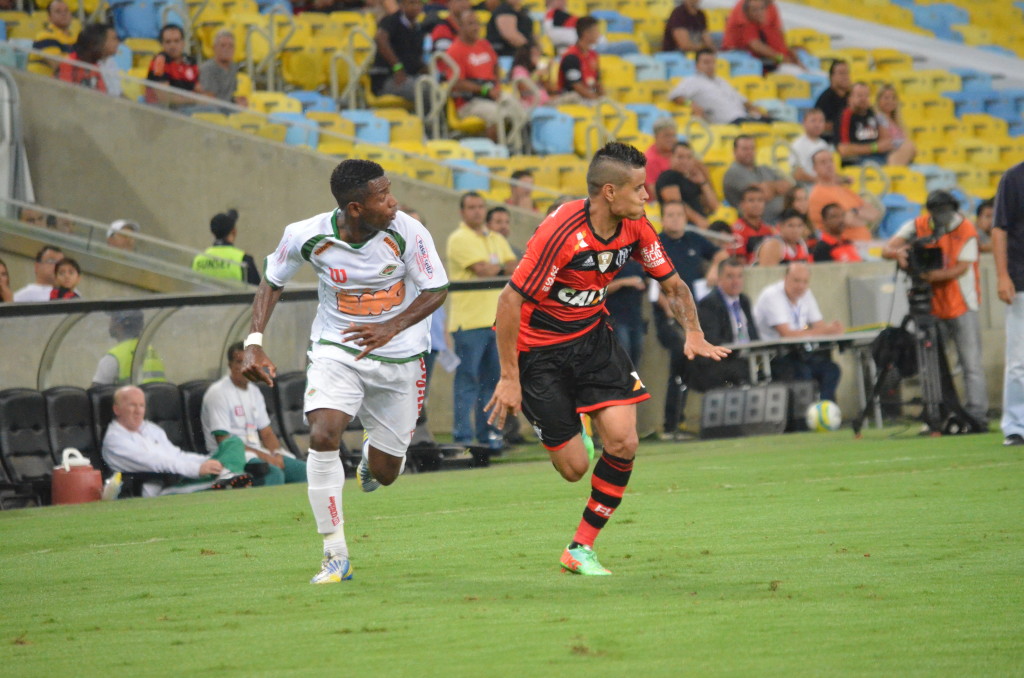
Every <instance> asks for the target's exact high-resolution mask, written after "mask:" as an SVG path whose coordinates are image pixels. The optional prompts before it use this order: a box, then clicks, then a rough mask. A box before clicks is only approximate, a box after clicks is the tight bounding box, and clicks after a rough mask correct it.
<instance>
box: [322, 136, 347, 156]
mask: <svg viewBox="0 0 1024 678" xmlns="http://www.w3.org/2000/svg"><path fill="white" fill-rule="evenodd" d="M354 149H355V144H354V143H352V142H351V141H344V140H342V139H332V138H330V137H324V136H321V137H320V143H319V144H318V145H317V147H316V150H317V151H318V152H320V153H323V154H325V155H336V156H341V157H345V158H349V157H352V153H353V151H354Z"/></svg>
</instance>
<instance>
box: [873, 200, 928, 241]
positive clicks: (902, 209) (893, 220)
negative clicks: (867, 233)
mask: <svg viewBox="0 0 1024 678" xmlns="http://www.w3.org/2000/svg"><path fill="white" fill-rule="evenodd" d="M882 204H883V205H885V218H884V219H882V223H881V224H879V225H878V232H877V233H876V237H877V238H879V239H883V240H884V239H888V238H891V237H892V236H893V234H894V233H896V231H897V230H898V229H899V227H900V226H902V225H903V224H904V223H905V222H907V221H908V220H910V219H914V218H915V217H917V216H918V215H919V214H921V205H919V204H918V203H915V202H910V201H909V200H907V198H906V196H904V195H903V194H902V193H889V194H887V195H886V196H885V197H884V198H882Z"/></svg>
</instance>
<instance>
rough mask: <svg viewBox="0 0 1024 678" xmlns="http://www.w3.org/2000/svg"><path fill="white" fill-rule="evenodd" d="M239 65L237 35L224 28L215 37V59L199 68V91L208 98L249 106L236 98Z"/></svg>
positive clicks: (208, 60) (205, 62)
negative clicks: (237, 60) (236, 61)
mask: <svg viewBox="0 0 1024 678" xmlns="http://www.w3.org/2000/svg"><path fill="white" fill-rule="evenodd" d="M238 71H239V65H238V64H237V63H235V34H234V33H232V32H231V31H230V30H229V29H227V28H222V29H220V30H219V31H217V33H216V34H215V35H214V36H213V58H212V59H207V60H206V61H204V62H203V64H202V65H201V66H200V67H199V89H201V90H202V91H203V93H204V94H206V95H207V96H211V97H213V98H215V99H220V100H221V101H227V102H230V103H233V104H236V105H238V106H248V105H249V102H248V101H247V100H246V99H245V98H244V97H242V98H236V97H235V91H236V90H237V89H238Z"/></svg>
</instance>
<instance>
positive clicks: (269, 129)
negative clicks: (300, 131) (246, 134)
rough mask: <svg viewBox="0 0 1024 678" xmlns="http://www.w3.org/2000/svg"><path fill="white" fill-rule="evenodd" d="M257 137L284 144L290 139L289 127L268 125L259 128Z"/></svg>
mask: <svg viewBox="0 0 1024 678" xmlns="http://www.w3.org/2000/svg"><path fill="white" fill-rule="evenodd" d="M256 136H258V137H262V138H264V139H269V140H270V141H278V142H280V143H282V144H283V143H285V139H286V138H287V137H288V126H287V125H279V124H277V123H266V124H264V125H260V126H259V128H258V129H257V130H256Z"/></svg>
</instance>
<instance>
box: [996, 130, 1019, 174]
mask: <svg viewBox="0 0 1024 678" xmlns="http://www.w3.org/2000/svg"><path fill="white" fill-rule="evenodd" d="M997 144H998V146H999V161H1000V162H1001V163H1002V165H1003V167H1012V166H1014V165H1016V164H1017V163H1019V162H1024V137H1012V138H1007V139H1003V140H1002V141H999V142H997Z"/></svg>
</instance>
